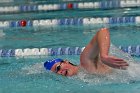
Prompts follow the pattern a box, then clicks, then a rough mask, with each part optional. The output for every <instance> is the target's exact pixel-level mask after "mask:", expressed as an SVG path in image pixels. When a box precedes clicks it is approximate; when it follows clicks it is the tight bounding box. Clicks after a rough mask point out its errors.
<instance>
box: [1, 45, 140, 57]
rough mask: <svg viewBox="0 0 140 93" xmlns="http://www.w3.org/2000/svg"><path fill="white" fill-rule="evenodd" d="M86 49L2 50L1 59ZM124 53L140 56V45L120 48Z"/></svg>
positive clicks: (69, 53) (79, 51)
mask: <svg viewBox="0 0 140 93" xmlns="http://www.w3.org/2000/svg"><path fill="white" fill-rule="evenodd" d="M83 49H84V47H65V48H63V47H59V48H32V49H30V48H26V49H9V50H8V49H7V50H4V49H1V50H0V56H1V57H24V56H57V55H80V54H81V52H82V51H83ZM119 49H121V50H122V51H124V52H127V53H129V54H130V55H132V56H140V45H137V46H126V47H124V46H119Z"/></svg>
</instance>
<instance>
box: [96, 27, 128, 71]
mask: <svg viewBox="0 0 140 93" xmlns="http://www.w3.org/2000/svg"><path fill="white" fill-rule="evenodd" d="M97 43H98V47H99V51H100V57H101V60H102V62H103V63H104V64H106V65H108V66H110V67H112V68H117V69H120V68H122V69H123V68H125V67H126V66H128V64H127V62H126V61H124V60H123V59H120V58H117V57H112V56H109V55H108V53H109V48H110V34H109V31H108V29H107V28H103V29H101V30H100V31H99V32H98V33H97Z"/></svg>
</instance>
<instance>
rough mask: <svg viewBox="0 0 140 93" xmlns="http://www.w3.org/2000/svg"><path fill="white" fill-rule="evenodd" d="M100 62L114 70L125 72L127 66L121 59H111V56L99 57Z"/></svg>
mask: <svg viewBox="0 0 140 93" xmlns="http://www.w3.org/2000/svg"><path fill="white" fill-rule="evenodd" d="M101 61H102V62H103V63H104V64H106V65H108V66H110V67H112V68H116V69H123V70H126V69H127V67H128V66H129V64H128V63H127V62H126V61H124V60H123V59H120V58H117V57H113V56H103V57H101Z"/></svg>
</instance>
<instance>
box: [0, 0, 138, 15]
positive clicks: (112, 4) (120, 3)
mask: <svg viewBox="0 0 140 93" xmlns="http://www.w3.org/2000/svg"><path fill="white" fill-rule="evenodd" d="M123 7H140V0H109V1H108V0H107V1H97V2H73V3H61V4H32V5H19V6H3V7H0V13H13V12H29V11H50V10H65V9H97V8H98V9H111V8H123Z"/></svg>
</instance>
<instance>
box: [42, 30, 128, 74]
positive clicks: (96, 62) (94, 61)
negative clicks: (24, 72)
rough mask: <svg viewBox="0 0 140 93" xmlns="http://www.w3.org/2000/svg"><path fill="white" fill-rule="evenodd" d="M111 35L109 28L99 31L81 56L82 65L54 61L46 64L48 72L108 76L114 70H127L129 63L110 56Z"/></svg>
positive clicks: (58, 60) (66, 61)
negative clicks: (82, 71)
mask: <svg viewBox="0 0 140 93" xmlns="http://www.w3.org/2000/svg"><path fill="white" fill-rule="evenodd" d="M109 48H110V34H109V30H108V29H107V28H102V29H101V30H100V31H98V32H97V33H96V34H95V36H94V37H93V38H92V40H91V41H90V42H89V44H87V46H86V47H85V48H84V50H83V52H82V53H81V55H80V64H79V65H74V64H72V63H71V62H69V61H68V60H63V59H59V58H57V59H54V60H49V61H46V62H45V63H44V67H45V68H46V69H47V70H51V71H52V72H54V73H57V74H60V75H63V76H73V75H76V74H78V72H79V70H80V69H85V70H86V71H87V72H88V73H90V74H107V73H111V72H112V68H116V69H123V70H125V69H127V67H128V63H127V62H126V61H125V60H123V59H120V58H117V57H115V56H110V55H109Z"/></svg>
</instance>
